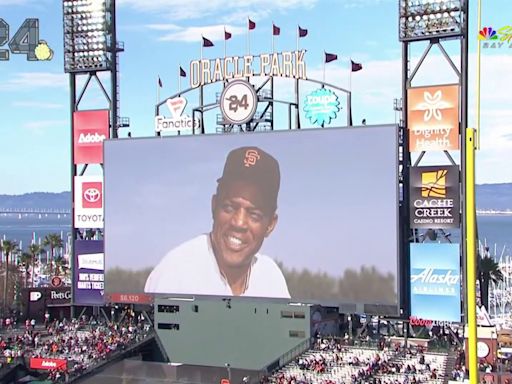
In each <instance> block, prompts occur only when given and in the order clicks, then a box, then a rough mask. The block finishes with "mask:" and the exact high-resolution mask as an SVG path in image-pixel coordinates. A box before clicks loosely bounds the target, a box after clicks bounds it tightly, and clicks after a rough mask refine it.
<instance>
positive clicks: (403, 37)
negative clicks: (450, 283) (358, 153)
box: [398, 0, 478, 383]
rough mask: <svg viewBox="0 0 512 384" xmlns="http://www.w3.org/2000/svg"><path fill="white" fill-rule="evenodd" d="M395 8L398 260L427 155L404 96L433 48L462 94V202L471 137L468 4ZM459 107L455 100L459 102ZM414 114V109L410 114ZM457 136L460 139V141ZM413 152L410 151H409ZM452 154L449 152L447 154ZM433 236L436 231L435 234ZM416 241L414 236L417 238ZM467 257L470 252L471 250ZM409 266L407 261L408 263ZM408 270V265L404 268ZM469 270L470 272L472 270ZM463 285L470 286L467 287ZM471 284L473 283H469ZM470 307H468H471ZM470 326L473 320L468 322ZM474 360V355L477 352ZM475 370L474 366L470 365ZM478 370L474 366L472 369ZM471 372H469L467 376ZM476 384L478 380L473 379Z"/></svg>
mask: <svg viewBox="0 0 512 384" xmlns="http://www.w3.org/2000/svg"><path fill="white" fill-rule="evenodd" d="M398 8H399V23H398V30H399V31H398V32H399V33H398V36H399V40H400V41H401V42H402V108H401V111H402V113H403V115H402V120H401V122H400V126H401V135H400V137H402V138H403V140H402V143H401V146H402V148H401V149H402V153H403V158H402V160H401V161H402V163H401V166H402V169H403V172H402V180H404V181H403V185H402V187H403V204H402V206H401V210H400V212H401V216H402V223H403V224H402V228H401V236H402V239H403V241H401V246H402V247H403V248H402V249H401V251H402V254H404V255H409V244H407V243H408V240H407V239H409V238H411V237H410V234H411V224H410V221H409V218H410V214H411V212H410V210H409V209H410V208H409V200H410V198H411V197H410V193H409V187H410V185H409V184H410V177H409V175H410V169H411V167H415V166H418V165H419V163H420V162H421V160H422V158H423V156H424V154H425V152H426V151H428V150H429V149H428V148H426V147H422V148H421V149H418V148H415V147H414V146H410V145H409V144H410V141H411V140H410V138H409V136H410V128H411V126H412V122H411V121H409V118H408V116H409V112H410V110H409V108H410V107H411V108H412V104H413V103H412V101H411V103H409V100H408V94H409V90H411V89H412V88H413V87H416V85H417V84H413V80H414V79H415V76H416V74H417V73H418V70H419V69H420V68H421V67H422V66H423V65H427V64H424V62H425V58H426V57H427V56H428V54H429V52H430V50H431V48H432V47H433V46H437V47H438V48H439V51H440V52H441V54H442V57H443V58H444V59H445V60H446V62H447V63H448V64H449V67H450V68H451V69H452V70H453V73H454V74H455V77H456V78H457V81H456V83H458V84H457V85H458V87H459V90H460V92H458V94H459V96H458V98H459V99H460V102H459V107H458V111H457V112H458V114H457V115H458V119H457V120H456V123H457V124H456V125H455V126H454V129H457V130H458V132H457V133H458V135H457V136H456V137H457V140H456V141H457V143H456V145H457V146H456V147H457V148H459V146H458V142H459V140H458V138H459V137H460V168H459V170H460V174H461V178H460V180H461V181H460V191H461V194H460V196H459V197H461V199H466V198H467V192H466V182H465V175H466V158H465V153H466V141H467V140H466V139H467V137H466V136H468V138H469V137H470V136H471V135H470V134H469V133H468V134H466V129H467V122H468V118H467V112H468V45H469V42H468V26H469V23H468V16H469V12H468V9H469V0H398ZM447 40H458V41H459V43H460V44H459V46H460V52H456V53H455V54H453V55H452V56H450V54H449V53H448V52H447V51H446V50H445V48H444V46H443V43H444V42H445V41H447ZM416 42H428V44H427V46H426V47H425V48H424V51H423V54H422V55H421V56H420V59H419V60H418V62H417V63H416V64H415V65H414V66H412V65H411V62H410V60H409V56H410V55H409V50H410V47H411V46H412V45H414V44H415V43H416ZM420 85H421V86H440V85H441V84H420ZM457 101H459V100H457ZM411 110H412V109H411ZM459 135H460V136H459ZM411 148H412V149H411ZM436 150H443V152H444V154H445V155H446V157H447V159H448V161H449V163H450V164H451V165H456V163H455V161H454V160H453V157H452V156H451V154H450V153H449V151H448V150H447V149H442V148H437V149H436ZM450 150H453V149H451V148H450ZM411 151H421V153H419V155H418V156H416V161H415V163H414V165H413V164H412V162H411ZM461 207H462V215H461V220H460V224H459V227H460V230H461V239H462V240H461V248H462V265H463V268H462V271H463V273H462V276H466V274H467V273H468V271H469V272H471V270H468V268H467V267H468V266H467V265H466V256H467V255H469V253H468V248H469V247H471V246H470V245H469V241H468V243H466V241H465V240H466V237H468V238H469V234H468V235H467V236H466V227H467V226H466V222H467V214H468V212H469V211H468V209H467V207H466V206H465V204H461ZM433 230H436V228H433ZM415 237H416V236H412V238H415ZM470 251H471V249H470ZM406 260H407V258H406ZM404 264H408V263H404ZM470 267H471V268H472V266H471V265H470ZM401 273H403V276H409V273H410V271H409V265H404V267H403V269H402V270H401ZM403 281H404V285H403V286H402V289H403V292H404V296H406V297H410V284H409V279H403ZM467 284H470V283H469V282H468V283H467ZM473 284H474V281H473ZM463 287H464V289H463V292H467V289H466V288H468V287H467V286H466V284H463ZM470 301H471V300H466V299H464V308H463V310H462V313H463V314H464V319H465V320H471V318H472V316H471V314H470V313H472V312H474V308H472V307H471V306H470V307H469V309H468V305H469V303H470ZM408 304H409V306H408V308H409V309H410V303H408ZM471 305H472V304H471ZM471 322H472V320H471ZM475 356H476V351H475ZM472 365H473V364H472ZM475 367H476V364H475ZM473 369H474V368H473V367H471V371H472V370H473ZM470 376H473V377H471V381H472V383H473V382H474V381H473V380H475V376H477V375H475V374H474V372H473V373H472V374H471V373H470ZM476 379H478V377H477V378H476Z"/></svg>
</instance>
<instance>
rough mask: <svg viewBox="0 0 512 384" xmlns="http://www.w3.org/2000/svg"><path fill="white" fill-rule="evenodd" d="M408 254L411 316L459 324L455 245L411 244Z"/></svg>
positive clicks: (458, 266) (459, 287) (457, 263)
mask: <svg viewBox="0 0 512 384" xmlns="http://www.w3.org/2000/svg"><path fill="white" fill-rule="evenodd" d="M410 251H411V263H410V272H411V316H413V317H415V318H422V319H429V320H431V321H453V322H460V319H461V297H460V292H461V273H460V251H459V244H448V243H446V244H441V243H414V244H411V245H410Z"/></svg>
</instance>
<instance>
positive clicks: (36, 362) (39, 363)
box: [30, 357, 67, 371]
mask: <svg viewBox="0 0 512 384" xmlns="http://www.w3.org/2000/svg"><path fill="white" fill-rule="evenodd" d="M66 366H67V360H64V359H47V358H38V357H32V358H31V359H30V368H31V369H40V370H44V371H51V370H56V369H62V370H64V369H66Z"/></svg>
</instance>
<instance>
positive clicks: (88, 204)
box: [74, 176, 103, 228]
mask: <svg viewBox="0 0 512 384" xmlns="http://www.w3.org/2000/svg"><path fill="white" fill-rule="evenodd" d="M74 203H75V228H103V177H102V176H75V199H74Z"/></svg>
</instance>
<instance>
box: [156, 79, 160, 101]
mask: <svg viewBox="0 0 512 384" xmlns="http://www.w3.org/2000/svg"><path fill="white" fill-rule="evenodd" d="M159 102H160V76H158V79H157V81H156V104H158V103H159Z"/></svg>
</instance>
